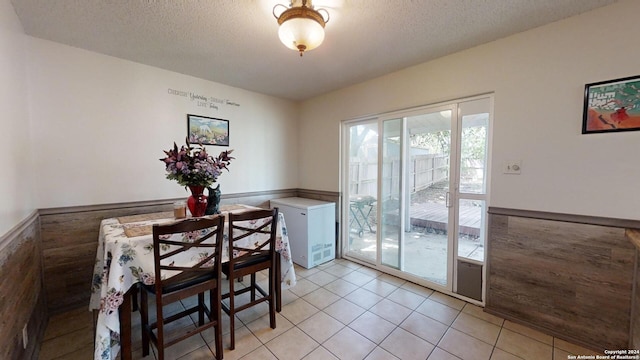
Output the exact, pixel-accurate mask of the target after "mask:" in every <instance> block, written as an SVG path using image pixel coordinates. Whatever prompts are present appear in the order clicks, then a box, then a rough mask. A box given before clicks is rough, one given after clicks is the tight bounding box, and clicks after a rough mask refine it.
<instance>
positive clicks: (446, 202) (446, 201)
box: [445, 191, 451, 208]
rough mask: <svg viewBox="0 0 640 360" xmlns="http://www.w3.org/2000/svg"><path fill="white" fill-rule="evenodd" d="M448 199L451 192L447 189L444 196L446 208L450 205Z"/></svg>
mask: <svg viewBox="0 0 640 360" xmlns="http://www.w3.org/2000/svg"><path fill="white" fill-rule="evenodd" d="M450 199H451V193H450V192H448V191H447V193H446V197H445V204H446V206H447V207H448V208H450V207H451V201H450Z"/></svg>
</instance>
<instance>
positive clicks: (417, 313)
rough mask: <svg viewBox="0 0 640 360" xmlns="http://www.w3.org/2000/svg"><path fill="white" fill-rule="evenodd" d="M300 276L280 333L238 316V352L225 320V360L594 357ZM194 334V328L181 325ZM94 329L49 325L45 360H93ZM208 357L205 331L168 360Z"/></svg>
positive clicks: (350, 283)
mask: <svg viewBox="0 0 640 360" xmlns="http://www.w3.org/2000/svg"><path fill="white" fill-rule="evenodd" d="M296 274H297V278H298V284H297V285H296V286H295V287H293V288H292V289H290V290H286V291H284V292H283V297H282V300H283V307H282V312H281V313H279V314H278V315H277V327H276V329H271V328H270V327H269V321H268V315H267V308H266V304H263V305H265V306H258V307H256V309H249V310H246V311H243V312H240V313H239V314H238V319H239V321H236V349H235V350H233V351H230V350H229V349H228V348H229V328H228V322H229V319H228V317H227V316H226V315H224V313H223V318H224V319H223V320H224V321H223V329H225V330H224V331H223V332H224V335H223V347H224V349H225V351H224V359H226V360H233V359H245V360H254V359H256V360H262V359H265V360H267V359H269V360H272V359H281V360H285V359H286V360H290V359H291V360H297V359H305V360H316V359H317V360H328V359H344V360H346V359H349V360H351V359H366V360H376V359H403V360H404V359H422V360H425V359H428V360H444V359H469V360H475V359H478V360H489V359H491V360H510V359H532V360H546V359H549V360H559V359H562V360H565V359H567V358H568V355H595V354H597V353H596V352H594V351H592V350H588V349H585V348H582V347H580V346H576V345H574V344H571V343H568V342H566V341H563V340H561V339H558V338H554V337H552V336H549V335H546V334H543V333H540V332H538V331H535V330H532V329H530V328H527V327H524V326H522V325H518V324H516V323H513V322H510V321H508V320H504V319H501V318H499V317H496V316H493V315H489V314H487V313H485V312H483V311H482V308H481V307H478V306H476V305H473V304H469V303H466V302H464V301H461V300H459V299H455V298H453V297H450V296H447V295H444V294H442V293H438V292H434V291H432V290H430V289H427V288H424V287H421V286H418V285H415V284H412V283H410V282H406V281H404V280H401V279H398V278H395V277H392V276H389V275H386V274H383V273H380V272H378V271H376V270H372V269H370V268H366V267H362V266H361V265H358V264H355V263H353V262H349V261H347V260H334V261H332V262H330V263H327V264H323V265H321V266H319V267H316V268H313V269H304V268H301V267H297V266H296ZM262 281H264V277H263V279H262ZM190 300H191V299H190ZM179 306H182V305H181V304H179ZM139 318H140V317H139V316H138V314H137V313H135V314H134V315H133V322H134V329H133V334H134V335H133V336H134V339H133V347H134V358H135V359H141V358H142V356H141V354H142V350H141V344H140V325H139V324H140V319H139ZM190 325H191V324H190V323H189V321H188V319H187V321H186V322H182V323H181V324H179V325H178V326H190ZM92 326H93V325H92V316H91V313H90V312H89V311H88V310H87V309H86V308H81V309H77V310H74V311H70V312H68V313H65V314H61V315H57V316H54V317H52V318H51V319H50V321H49V325H48V327H47V329H46V333H45V339H44V341H43V343H42V344H41V345H42V346H41V350H40V359H41V360H50V359H66V360H73V359H82V360H85V359H91V358H92V356H93V339H92V336H93V328H92ZM152 349H153V347H152ZM211 349H213V336H212V334H211V332H205V333H203V334H201V335H196V336H193V337H191V338H190V339H187V340H185V341H183V342H181V343H178V344H176V345H174V346H172V347H170V348H169V355H168V357H167V359H180V360H187V359H189V360H192V359H193V360H195V359H210V358H212V355H213V353H212V350H211ZM152 351H153V350H152ZM147 359H154V356H153V355H151V356H149V357H147Z"/></svg>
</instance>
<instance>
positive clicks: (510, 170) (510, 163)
mask: <svg viewBox="0 0 640 360" xmlns="http://www.w3.org/2000/svg"><path fill="white" fill-rule="evenodd" d="M521 171H522V160H507V161H505V163H504V170H503V172H504V173H505V174H512V175H520V172H521Z"/></svg>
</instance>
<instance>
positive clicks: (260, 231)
mask: <svg viewBox="0 0 640 360" xmlns="http://www.w3.org/2000/svg"><path fill="white" fill-rule="evenodd" d="M277 223H278V209H277V208H274V209H271V210H251V211H247V212H243V213H238V214H233V213H230V214H229V262H226V263H224V264H222V272H223V273H224V274H225V275H227V278H228V279H229V293H227V294H224V295H222V298H223V299H226V298H228V299H229V305H228V306H227V305H226V304H224V303H223V304H222V309H223V310H224V311H225V312H226V313H227V314H228V315H229V318H230V321H229V322H230V324H229V326H230V330H231V345H230V349H231V350H233V349H234V348H235V314H236V313H237V312H239V311H242V310H245V309H248V308H250V307H252V306H255V305H257V304H260V303H262V302H265V301H266V302H268V304H269V325H270V326H271V328H272V329H275V328H276V308H275V306H276V295H275V291H276V289H275V286H276V279H278V278H279V276H278V275H277V274H276V271H275V269H276V226H277ZM262 270H268V274H269V275H268V284H269V285H268V286H269V288H268V289H267V291H265V290H264V289H262V288H261V287H260V286H259V285H258V284H257V283H256V273H257V272H259V271H262ZM247 275H249V276H250V282H249V284H248V286H247V287H245V288H243V289H239V290H236V288H235V286H236V285H235V284H234V283H235V280H236V279H242V278H243V277H244V276H247ZM247 292H248V293H250V299H249V300H248V301H246V302H245V301H243V303H242V304H241V305H240V303H239V302H237V299H236V296H237V295H239V294H243V293H247ZM256 292H258V293H260V296H259V297H256Z"/></svg>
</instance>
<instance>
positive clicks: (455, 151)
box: [339, 93, 494, 306]
mask: <svg viewBox="0 0 640 360" xmlns="http://www.w3.org/2000/svg"><path fill="white" fill-rule="evenodd" d="M485 98H486V99H488V100H489V124H488V131H487V135H486V136H487V138H486V141H487V149H486V151H487V152H486V163H485V167H486V169H485V171H486V173H485V182H486V190H485V194H484V196H485V214H483V215H484V216H483V219H482V221H483V222H484V226H483V238H484V239H485V252H484V260H483V262H482V265H483V266H482V301H477V300H475V299H470V298H467V297H465V296H462V295H459V294H457V293H455V291H456V290H457V289H456V288H457V278H456V277H457V270H456V265H457V262H458V246H457V241H456V239H457V236H458V235H457V232H458V221H459V211H456V210H455V209H456V208H458V207H459V200H460V199H461V198H462V199H469V198H473V197H474V196H473V195H471V196H469V195H468V194H466V195H465V196H463V197H460V196H459V195H460V194H459V171H460V165H461V164H460V155H461V154H460V145H461V144H460V140H461V139H460V138H461V134H460V133H459V129H460V127H461V125H462V115H461V113H460V107H459V104H460V103H463V102H468V101H473V100H479V99H485ZM493 107H494V95H493V94H492V93H487V94H480V95H476V96H471V97H466V98H460V99H453V100H451V101H444V102H440V103H435V104H430V105H421V106H416V107H412V108H408V109H403V110H397V111H391V112H386V113H381V114H378V115H375V116H367V117H362V118H353V119H349V120H344V121H342V123H341V125H340V135H341V138H342V140H341V142H340V144H341V147H342V149H343V151H341V154H340V182H339V184H340V188H341V194H342V196H341V204H340V206H341V219H340V222H341V224H344V225H343V226H341V228H340V242H339V252H340V256H342V257H344V258H347V259H349V260H351V261H354V262H356V263H360V264H363V265H365V266H369V267H373V268H374V269H376V270H379V271H381V272H383V273H387V274H390V275H393V276H397V277H400V278H402V279H405V280H408V281H411V282H414V283H416V284H419V285H422V286H425V287H428V288H431V289H433V290H436V291H439V292H442V293H445V294H448V295H451V296H453V297H457V298H460V299H463V300H465V301H467V302H471V303H474V304H477V305H481V306H484V303H485V301H486V298H485V293H486V278H487V264H486V259H487V252H488V249H487V247H486V245H487V243H488V242H487V241H486V239H487V233H488V216H486V210H487V209H488V208H489V199H490V191H489V189H490V186H489V184H490V183H491V182H490V181H491V176H490V174H491V171H490V169H491V149H492V133H493ZM442 108H446V109H451V110H452V122H451V134H452V137H451V144H450V146H451V149H450V173H449V191H450V193H451V195H450V199H449V202H450V203H452V204H454V205H453V206H450V207H449V224H448V225H447V229H448V232H447V233H448V238H447V244H448V245H447V246H448V254H447V285H446V286H442V285H440V284H438V283H434V282H430V281H427V280H426V279H424V278H421V277H418V276H415V275H412V274H410V273H407V272H404V271H401V270H398V269H395V268H392V267H389V266H387V265H384V264H382V262H381V256H382V253H381V249H380V245H381V239H380V231H379V229H376V261H375V263H373V262H372V261H371V260H370V259H366V258H361V257H358V256H354V255H353V254H349V252H348V247H349V242H348V239H349V232H350V227H349V225H348V220H349V218H348V216H349V215H348V214H349V178H348V176H347V175H348V174H349V145H350V144H349V136H348V135H349V131H348V130H349V128H350V127H351V126H354V125H358V124H364V123H369V124H371V123H373V122H376V123H377V128H378V151H379V154H378V169H377V170H378V179H377V181H378V182H379V181H380V176H381V174H382V166H381V164H380V160H381V158H382V155H381V149H382V142H383V141H384V139H383V136H382V134H383V133H382V131H383V123H384V121H385V120H391V119H398V118H401V119H402V130H403V131H402V134H403V136H404V134H405V130H406V120H405V119H404V118H406V117H408V116H411V115H412V114H413V115H415V114H420V113H426V112H433V111H440V110H436V109H442ZM454 119H455V121H454ZM460 131H461V129H460ZM402 144H403V145H402V156H401V164H402V165H401V169H402V171H401V176H402V180H401V199H402V200H401V202H402V204H403V205H402V206H404V204H406V203H407V197H408V194H406V186H407V184H405V182H406V181H405V178H404V175H405V174H404V172H405V171H404V170H405V169H406V166H407V163H406V161H407V160H406V155H407V152H406V148H407V144H406V142H405V141H403V142H402ZM454 162H455V166H454ZM452 190H453V191H452ZM381 191H382V189H381V187H380V186H378V189H377V198H378V199H380V198H381V197H380V196H381ZM380 207H381V205H379V204H377V210H378V211H376V217H377V223H378V224H380V223H381V222H380V221H381V211H379V210H380ZM401 213H403V214H404V211H403V212H401ZM400 221H403V220H402V219H401V220H400ZM401 224H404V222H401ZM376 226H377V225H376ZM401 234H402V236H401V239H400V240H399V246H403V242H404V231H402V232H401ZM399 253H400V254H401V253H402V251H400V249H399ZM399 256H402V255H399ZM399 264H402V258H401V259H399Z"/></svg>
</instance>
